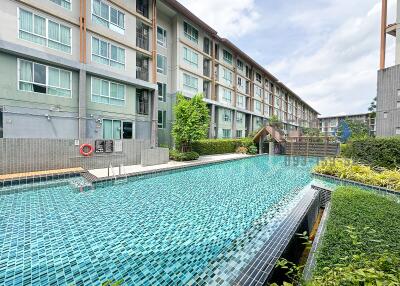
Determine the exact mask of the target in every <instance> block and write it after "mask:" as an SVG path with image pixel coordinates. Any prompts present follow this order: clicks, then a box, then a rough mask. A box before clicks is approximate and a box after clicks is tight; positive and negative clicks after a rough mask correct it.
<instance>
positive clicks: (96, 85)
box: [92, 77, 101, 94]
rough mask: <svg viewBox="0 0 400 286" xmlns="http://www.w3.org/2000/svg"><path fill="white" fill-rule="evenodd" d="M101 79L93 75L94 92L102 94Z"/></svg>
mask: <svg viewBox="0 0 400 286" xmlns="http://www.w3.org/2000/svg"><path fill="white" fill-rule="evenodd" d="M100 86H101V81H100V80H99V79H98V78H94V77H92V94H100V89H101V87H100Z"/></svg>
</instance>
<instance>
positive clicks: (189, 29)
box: [183, 22, 199, 44]
mask: <svg viewBox="0 0 400 286" xmlns="http://www.w3.org/2000/svg"><path fill="white" fill-rule="evenodd" d="M183 30H184V32H185V37H186V38H188V39H189V40H191V41H193V42H195V43H196V44H197V43H198V41H199V31H198V30H197V29H196V28H194V27H193V26H192V25H190V24H188V23H186V22H183Z"/></svg>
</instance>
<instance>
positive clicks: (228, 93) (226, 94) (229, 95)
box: [223, 88, 232, 103]
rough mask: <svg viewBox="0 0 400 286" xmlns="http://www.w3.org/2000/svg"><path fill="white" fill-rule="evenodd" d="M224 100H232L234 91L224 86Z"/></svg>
mask: <svg viewBox="0 0 400 286" xmlns="http://www.w3.org/2000/svg"><path fill="white" fill-rule="evenodd" d="M223 100H224V101H225V102H229V103H231V102H232V91H231V90H228V89H225V88H224V94H223Z"/></svg>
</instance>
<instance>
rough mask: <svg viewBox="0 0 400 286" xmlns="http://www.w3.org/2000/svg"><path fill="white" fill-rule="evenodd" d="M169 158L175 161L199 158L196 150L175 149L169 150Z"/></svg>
mask: <svg viewBox="0 0 400 286" xmlns="http://www.w3.org/2000/svg"><path fill="white" fill-rule="evenodd" d="M169 158H170V159H171V160H175V161H193V160H197V159H199V153H197V152H193V151H192V152H179V151H177V150H170V151H169Z"/></svg>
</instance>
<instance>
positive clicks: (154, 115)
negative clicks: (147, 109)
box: [150, 90, 158, 148]
mask: <svg viewBox="0 0 400 286" xmlns="http://www.w3.org/2000/svg"><path fill="white" fill-rule="evenodd" d="M150 93H151V96H150V98H151V99H150V103H151V134H150V144H151V147H152V148H156V147H157V131H158V126H157V123H158V98H157V95H156V91H155V90H152V91H150Z"/></svg>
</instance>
